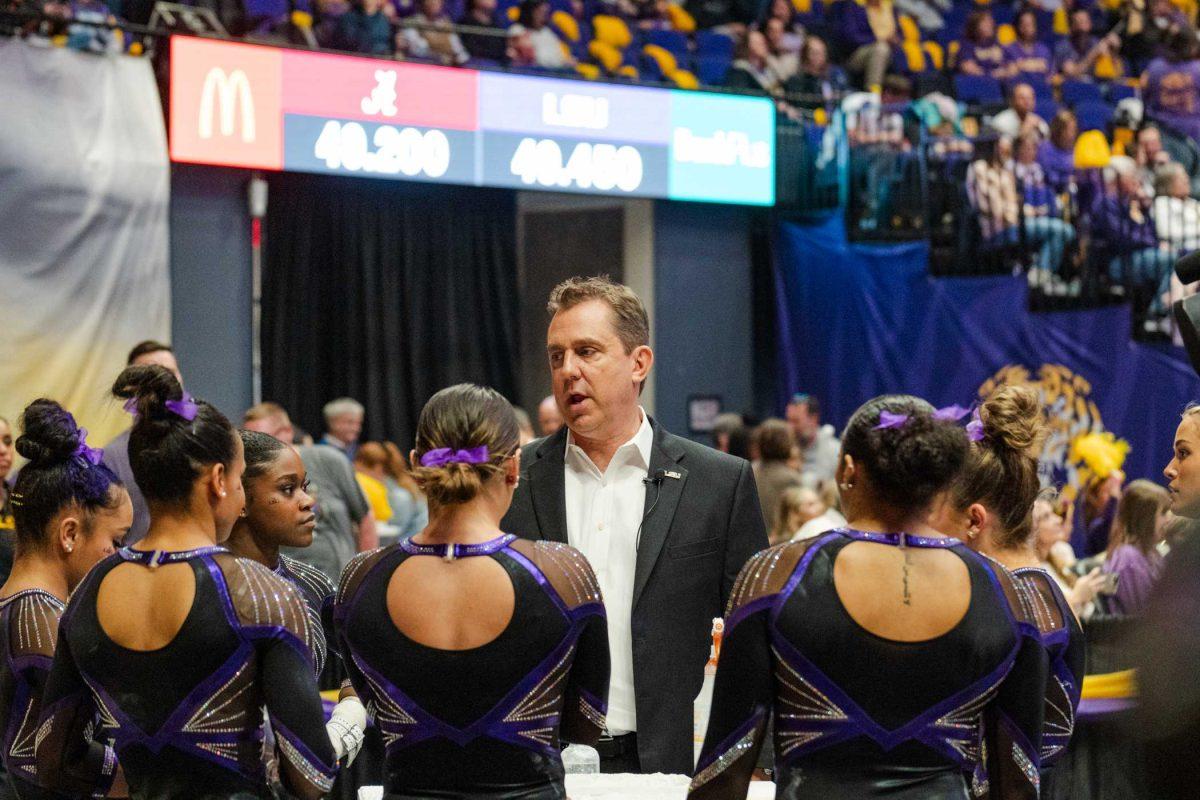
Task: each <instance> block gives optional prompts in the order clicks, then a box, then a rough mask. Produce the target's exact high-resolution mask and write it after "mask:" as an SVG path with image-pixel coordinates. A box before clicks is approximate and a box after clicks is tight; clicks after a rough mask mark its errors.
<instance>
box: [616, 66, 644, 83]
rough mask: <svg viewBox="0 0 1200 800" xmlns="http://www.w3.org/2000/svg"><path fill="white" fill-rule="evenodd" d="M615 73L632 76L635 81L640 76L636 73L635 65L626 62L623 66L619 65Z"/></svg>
mask: <svg viewBox="0 0 1200 800" xmlns="http://www.w3.org/2000/svg"><path fill="white" fill-rule="evenodd" d="M617 74H618V75H621V76H623V77H626V78H632V79H633V80H635V81H636V80H637V79H638V78H639V77H640V76H639V75H638V71H637V67H635V66H633V65H632V64H626V65H625V66H623V67H621V68H620V69H618V70H617Z"/></svg>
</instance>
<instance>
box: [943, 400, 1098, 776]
mask: <svg viewBox="0 0 1200 800" xmlns="http://www.w3.org/2000/svg"><path fill="white" fill-rule="evenodd" d="M976 416H977V424H976V426H975V427H974V429H973V430H974V431H975V435H974V436H973V437H972V438H974V439H975V441H974V442H973V443H972V445H971V451H970V454H969V456H968V457H967V464H966V467H965V468H964V469H963V471H962V473H961V474H960V475H959V478H958V479H957V480H956V481H955V483H954V485H953V487H952V488H951V490H950V491H949V492H947V493H946V496H945V498H944V499H943V501H942V502H941V503H940V504H939V507H938V509H937V511H936V512H935V514H934V516H933V517H932V518H931V519H930V524H932V525H933V526H934V527H935V528H937V529H938V530H941V531H944V532H945V533H947V534H950V535H953V536H957V537H958V538H960V539H962V540H963V541H964V542H965V543H966V544H967V545H968V546H969V547H971V549H973V550H976V551H978V552H980V553H983V554H984V555H986V556H988V557H989V558H991V559H993V560H994V561H996V562H998V563H999V564H1001V565H1003V566H1004V567H1005V568H1007V569H1008V570H1010V571H1011V572H1012V574H1013V576H1014V578H1015V579H1016V587H1017V589H1018V596H1019V598H1020V601H1021V613H1022V615H1023V616H1024V617H1025V618H1026V619H1027V620H1028V621H1029V623H1031V624H1032V625H1034V626H1036V627H1037V629H1038V630H1039V631H1040V632H1041V634H1042V641H1043V643H1044V644H1045V647H1046V650H1047V652H1048V654H1049V657H1050V671H1049V675H1048V676H1047V680H1046V689H1045V721H1044V723H1043V728H1042V749H1041V759H1042V772H1043V776H1046V775H1048V774H1049V772H1050V768H1051V767H1052V766H1053V765H1054V763H1055V761H1057V760H1058V758H1059V757H1060V756H1061V755H1062V753H1063V752H1064V751H1065V750H1066V748H1067V745H1068V744H1069V743H1070V741H1071V734H1072V733H1073V732H1074V730H1075V711H1076V709H1077V708H1078V707H1079V697H1080V693H1081V691H1082V688H1083V676H1084V673H1085V667H1086V663H1085V662H1086V657H1087V643H1086V641H1085V640H1084V635H1083V629H1082V628H1081V627H1080V625H1079V621H1078V620H1077V619H1076V618H1075V615H1074V613H1072V611H1071V606H1070V604H1069V603H1068V602H1067V599H1066V597H1064V596H1063V593H1062V590H1061V589H1059V588H1058V583H1057V582H1056V581H1055V580H1054V579H1053V578H1052V577H1051V576H1050V575H1049V574H1048V573H1046V572H1045V571H1044V570H1043V569H1042V568H1041V567H1040V566H1039V564H1040V560H1039V559H1038V555H1037V550H1036V548H1035V545H1034V539H1035V536H1036V534H1035V528H1034V525H1033V518H1032V517H1033V508H1034V502H1035V501H1036V500H1037V497H1038V494H1039V492H1040V491H1041V481H1040V478H1039V476H1038V454H1039V451H1040V449H1041V444H1042V442H1043V441H1044V439H1045V436H1046V423H1045V420H1044V419H1043V414H1042V404H1041V400H1040V398H1039V397H1038V394H1037V392H1035V391H1034V390H1033V389H1030V388H1028V387H1024V386H1004V387H1001V388H1000V389H997V390H996V391H995V392H994V393H993V394H992V395H991V396H990V397H988V399H987V400H986V401H984V403H983V404H982V405H981V406H980V407H979V411H978V412H977V415H976Z"/></svg>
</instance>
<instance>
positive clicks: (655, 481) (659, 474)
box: [642, 469, 667, 486]
mask: <svg viewBox="0 0 1200 800" xmlns="http://www.w3.org/2000/svg"><path fill="white" fill-rule="evenodd" d="M666 479H667V471H666V470H665V469H660V470H656V471H655V473H654V474H653V475H647V476H646V477H645V478H642V483H644V484H646V485H647V486H662V482H663V481H665V480H666Z"/></svg>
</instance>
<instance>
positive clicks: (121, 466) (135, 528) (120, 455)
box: [104, 339, 183, 545]
mask: <svg viewBox="0 0 1200 800" xmlns="http://www.w3.org/2000/svg"><path fill="white" fill-rule="evenodd" d="M125 365H126V366H128V367H135V366H148V365H157V366H160V367H165V368H166V369H167V370H168V371H169V372H170V373H171V374H172V375H174V376H175V380H177V381H179V385H180V386H182V385H183V375H182V374H181V373H180V371H179V362H178V361H176V360H175V351H174V350H172V349H171V345H169V344H166V343H164V342H158V341H155V340H153V339H147V340H146V341H144V342H138V343H137V344H135V345H134V346H133V349H132V350H130V351H129V355H128V356H127V357H126V359H125ZM131 431H132V428H130V429H129V430H127V431H125V432H124V433H122V434H120V435H119V436H117V438H115V439H113V440H112V441H111V442H109V443H108V445H107V446H106V447H105V448H104V463H105V464H107V465H108V468H109V469H111V470H112V471H113V472H115V473H116V474H117V477H118V478H120V479H121V483H123V484H125V489H126V490H127V491H128V492H129V499H130V500H132V501H133V525H131V526H130V528H129V533H127V534H125V544H127V545H129V544H133V543H134V542H137V541H140V540H141V539H142V537H144V536H145V535H146V531H148V530H149V529H150V507H149V506H147V505H146V499H145V497H143V496H142V490H141V489H139V488H138V485H137V480H136V479H135V478H134V477H133V468H132V467H131V466H130V465H129V434H130V432H131Z"/></svg>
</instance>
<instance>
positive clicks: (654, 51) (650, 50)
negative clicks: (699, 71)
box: [642, 44, 679, 78]
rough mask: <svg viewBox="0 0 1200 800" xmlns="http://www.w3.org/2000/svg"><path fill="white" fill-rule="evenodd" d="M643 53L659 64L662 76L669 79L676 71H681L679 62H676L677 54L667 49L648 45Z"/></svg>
mask: <svg viewBox="0 0 1200 800" xmlns="http://www.w3.org/2000/svg"><path fill="white" fill-rule="evenodd" d="M642 52H643V53H645V54H646V55H648V56H649V57H650V58H652V59H654V63H656V64H658V68H659V69H660V70H662V74H663V75H665V76H666V77H668V78H669V77H671V75H672V74H674V72H675V70H677V69H679V62H677V61H676V60H675V54H674V53H672V52H671V51H670V50H668V49H666V48H665V47H660V46H659V45H656V44H648V45H646V46H645V47H643V48H642Z"/></svg>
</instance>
